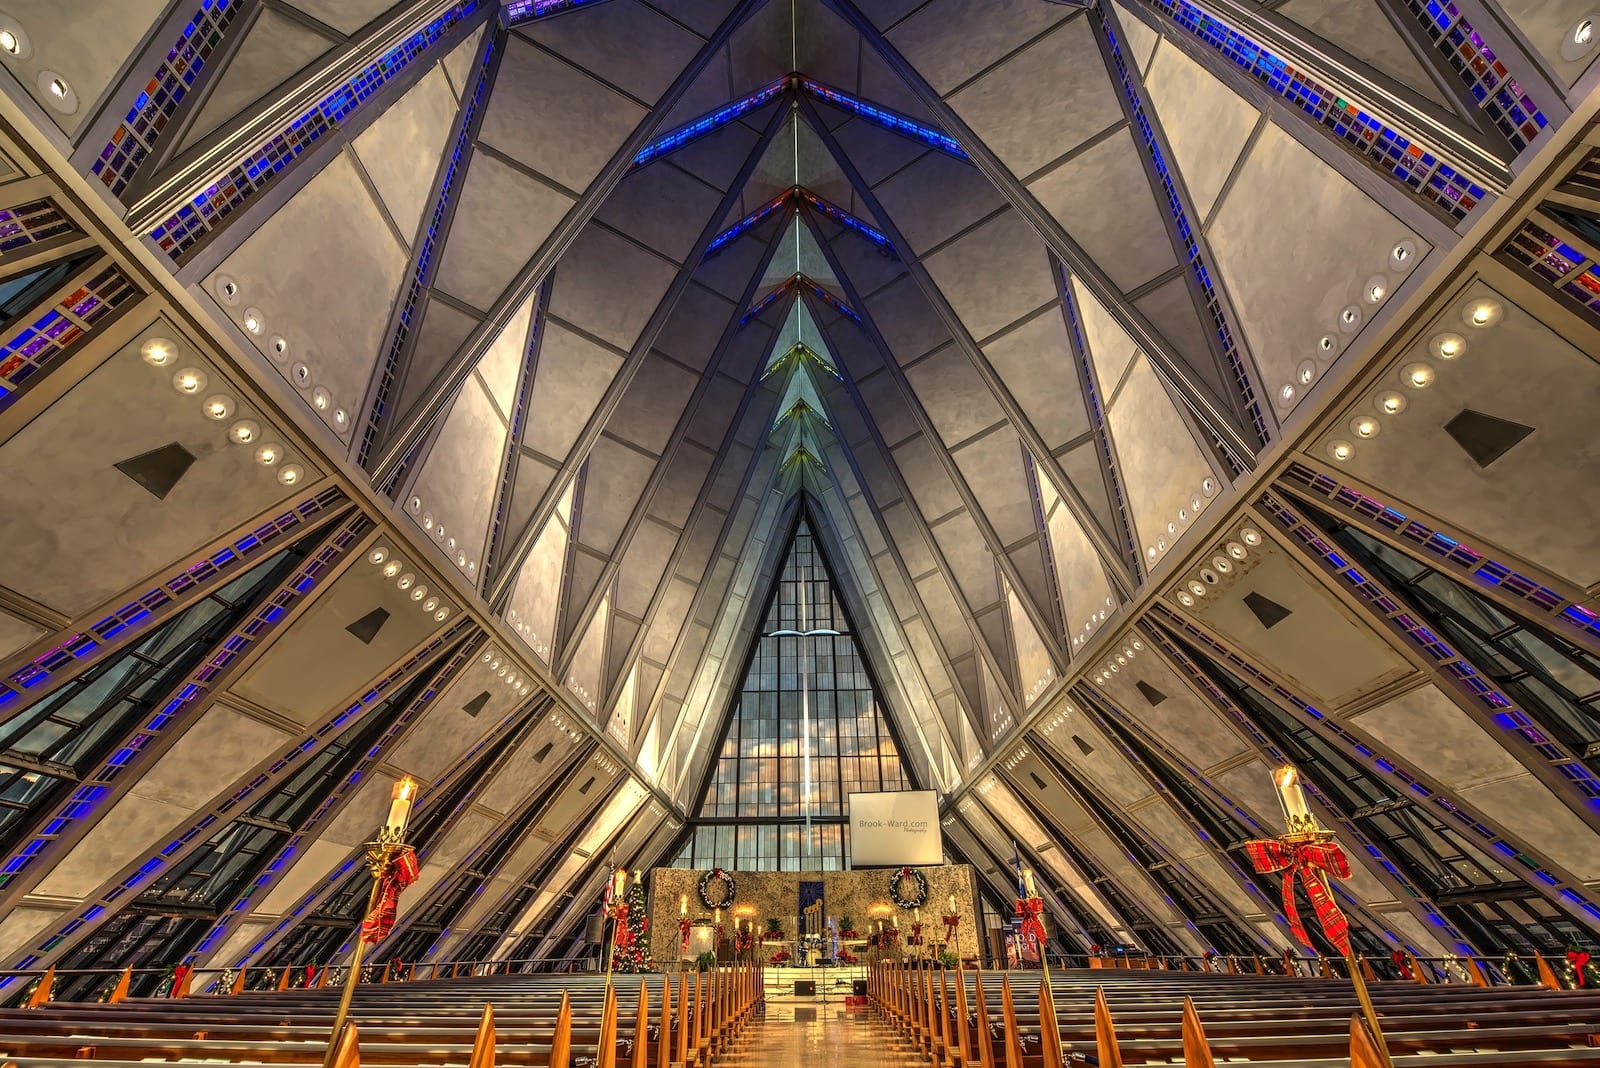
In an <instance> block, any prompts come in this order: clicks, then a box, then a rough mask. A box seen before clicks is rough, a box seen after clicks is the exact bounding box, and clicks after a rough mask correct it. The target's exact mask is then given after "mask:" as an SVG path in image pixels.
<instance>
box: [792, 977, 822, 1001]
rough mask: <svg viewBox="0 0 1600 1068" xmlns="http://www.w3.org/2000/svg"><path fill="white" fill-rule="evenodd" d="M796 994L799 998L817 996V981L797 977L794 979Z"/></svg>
mask: <svg viewBox="0 0 1600 1068" xmlns="http://www.w3.org/2000/svg"><path fill="white" fill-rule="evenodd" d="M794 996H795V997H797V998H814V997H816V996H817V981H816V980H815V979H796V980H795V981H794Z"/></svg>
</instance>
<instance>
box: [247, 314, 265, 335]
mask: <svg viewBox="0 0 1600 1068" xmlns="http://www.w3.org/2000/svg"><path fill="white" fill-rule="evenodd" d="M266 327H267V318H266V316H264V315H262V314H261V309H260V308H246V309H245V310H244V328H245V329H246V330H248V331H250V332H251V333H252V334H259V333H261V331H263V330H265V329H266Z"/></svg>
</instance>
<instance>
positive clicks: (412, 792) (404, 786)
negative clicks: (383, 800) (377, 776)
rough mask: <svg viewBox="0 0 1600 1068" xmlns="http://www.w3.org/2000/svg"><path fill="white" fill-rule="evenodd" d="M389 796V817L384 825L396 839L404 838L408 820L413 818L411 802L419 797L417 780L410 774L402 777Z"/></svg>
mask: <svg viewBox="0 0 1600 1068" xmlns="http://www.w3.org/2000/svg"><path fill="white" fill-rule="evenodd" d="M389 797H390V800H389V819H388V820H387V821H386V822H385V824H384V827H385V828H386V829H387V830H388V832H389V833H390V834H391V835H392V836H394V837H395V838H396V839H402V838H404V837H405V834H406V822H407V821H408V820H410V818H411V804H412V802H414V801H415V800H416V799H417V784H416V781H415V780H413V779H412V778H410V777H409V776H407V777H405V778H402V779H400V781H398V782H396V783H395V784H394V792H393V793H392V794H390V795H389Z"/></svg>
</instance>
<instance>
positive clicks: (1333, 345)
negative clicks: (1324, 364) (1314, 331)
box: [1317, 334, 1339, 360]
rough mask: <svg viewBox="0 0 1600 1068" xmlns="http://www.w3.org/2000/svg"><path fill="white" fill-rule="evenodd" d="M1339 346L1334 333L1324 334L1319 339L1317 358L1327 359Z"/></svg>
mask: <svg viewBox="0 0 1600 1068" xmlns="http://www.w3.org/2000/svg"><path fill="white" fill-rule="evenodd" d="M1338 348H1339V343H1338V342H1337V341H1335V340H1334V337H1333V335H1332V334H1323V335H1322V336H1321V337H1319V338H1318V339H1317V358H1318V359H1319V360H1326V359H1328V358H1329V357H1331V356H1332V355H1333V354H1334V352H1335V351H1336V350H1337V349H1338Z"/></svg>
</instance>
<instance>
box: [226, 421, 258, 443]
mask: <svg viewBox="0 0 1600 1068" xmlns="http://www.w3.org/2000/svg"><path fill="white" fill-rule="evenodd" d="M260 436H261V424H259V423H257V422H256V421H255V420H254V419H241V420H239V421H238V422H237V423H235V424H233V425H232V426H230V427H229V428H228V439H229V440H230V441H232V442H233V443H234V444H236V445H249V444H250V443H251V442H253V441H255V440H256V438H259V437H260Z"/></svg>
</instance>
